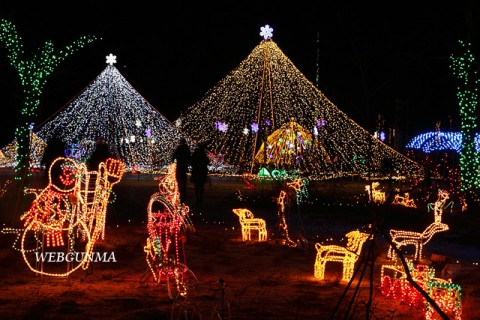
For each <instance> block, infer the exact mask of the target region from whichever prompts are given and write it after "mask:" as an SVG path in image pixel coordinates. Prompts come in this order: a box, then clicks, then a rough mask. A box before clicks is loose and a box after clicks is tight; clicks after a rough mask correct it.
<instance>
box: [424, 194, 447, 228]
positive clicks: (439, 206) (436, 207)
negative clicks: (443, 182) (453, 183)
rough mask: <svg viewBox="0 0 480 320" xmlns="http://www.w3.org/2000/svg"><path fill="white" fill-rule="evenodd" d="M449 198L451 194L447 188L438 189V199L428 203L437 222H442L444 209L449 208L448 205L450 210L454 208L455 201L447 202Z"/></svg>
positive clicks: (428, 207)
mask: <svg viewBox="0 0 480 320" xmlns="http://www.w3.org/2000/svg"><path fill="white" fill-rule="evenodd" d="M449 198H450V194H449V193H448V191H447V190H442V189H438V196H437V201H435V202H434V203H428V204H427V209H428V211H430V210H432V211H433V214H434V217H435V222H438V223H440V222H442V214H443V210H445V209H447V208H448V207H450V211H451V210H453V201H450V202H449V203H447V200H448V199H449Z"/></svg>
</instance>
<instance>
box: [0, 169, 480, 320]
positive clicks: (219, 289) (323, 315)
mask: <svg viewBox="0 0 480 320" xmlns="http://www.w3.org/2000/svg"><path fill="white" fill-rule="evenodd" d="M10 178H11V176H10V175H9V174H8V172H7V173H5V172H4V173H3V175H2V176H1V178H0V182H1V185H0V187H4V186H5V188H3V189H2V192H3V193H2V198H1V199H0V210H1V211H0V212H1V214H0V217H1V220H0V221H1V223H2V227H3V228H9V227H12V228H21V227H22V225H21V223H20V221H19V217H20V214H21V213H23V211H24V210H26V209H27V208H28V207H29V205H30V204H31V201H32V200H33V198H32V196H31V195H30V196H25V195H23V194H22V193H21V192H19V190H18V182H12V183H11V184H10V185H9V186H6V181H8V179H10ZM154 178H155V176H154V175H132V174H128V175H126V176H125V177H124V178H123V179H122V181H121V182H120V183H119V184H118V185H115V186H114V188H113V195H112V198H114V201H113V203H111V204H109V208H108V212H107V222H106V225H107V227H106V230H105V239H104V240H103V241H99V242H97V244H96V247H95V251H104V252H114V253H115V260H116V262H108V263H102V262H96V263H91V265H90V268H89V269H87V270H86V271H85V270H82V269H79V270H77V271H75V272H74V273H72V274H71V275H70V276H68V277H66V278H64V277H61V278H58V277H49V276H39V275H36V274H35V273H34V272H32V271H31V270H29V269H28V267H27V265H26V263H25V262H24V260H23V258H22V254H21V253H20V252H19V251H17V250H15V249H13V248H12V245H13V243H14V241H15V235H14V234H4V233H3V234H0V237H1V240H2V241H0V244H1V245H0V271H1V274H2V277H1V278H0V283H1V290H0V318H1V319H129V320H131V319H285V320H287V319H288V320H293V319H298V320H300V319H302V320H308V319H365V318H366V307H365V305H366V304H367V302H368V301H369V299H371V306H370V308H369V309H368V310H369V316H370V319H409V320H415V319H424V313H425V307H424V306H421V307H419V308H414V307H410V306H408V305H406V304H404V303H402V302H401V301H399V300H398V299H397V300H394V299H390V298H386V297H385V296H383V295H382V294H381V292H380V269H381V265H382V264H389V263H391V262H390V261H388V260H387V259H386V252H387V249H388V244H387V243H386V241H385V239H384V238H383V237H382V232H383V231H385V230H387V231H388V230H389V229H390V228H396V229H402V230H405V229H406V230H423V229H424V228H425V227H426V226H427V225H428V224H430V223H431V222H433V214H432V212H427V209H426V204H421V203H420V202H419V203H417V205H418V209H411V208H404V207H399V206H393V205H382V206H372V205H371V204H369V203H368V198H367V196H366V193H365V191H364V186H365V184H366V182H365V181H362V180H360V181H353V180H352V179H350V180H349V179H345V180H343V181H330V182H316V183H313V182H310V185H309V186H308V191H309V196H308V198H307V200H306V201H304V202H302V203H300V204H292V205H291V206H289V207H288V208H287V209H286V218H287V223H288V226H289V231H290V237H291V239H293V240H294V241H296V242H297V243H298V244H299V245H298V246H297V247H289V246H287V245H284V244H283V243H282V242H281V241H280V239H278V236H275V234H276V230H277V229H276V227H275V224H276V222H277V211H276V205H275V203H274V202H273V197H276V196H277V195H278V192H279V185H278V184H274V183H271V184H264V185H257V187H256V188H254V189H245V183H244V182H243V181H242V179H241V178H240V177H218V176H212V177H210V182H209V184H207V186H206V190H205V198H204V204H203V206H202V207H197V206H195V205H194V197H193V194H194V190H193V186H192V185H189V189H188V195H187V204H191V206H190V207H191V218H192V220H193V223H194V226H195V230H194V231H189V232H187V233H186V242H185V244H184V246H183V248H181V251H182V252H184V256H183V258H184V262H185V264H186V265H187V266H188V268H189V270H191V272H192V274H193V275H194V277H195V278H196V280H197V281H192V283H194V284H195V285H192V287H191V288H190V290H189V294H188V295H187V297H186V298H182V297H180V298H177V299H173V300H172V299H170V297H169V295H168V293H167V289H166V285H165V283H164V282H161V283H158V282H155V281H154V279H153V277H152V276H151V273H150V271H149V269H148V265H147V262H146V259H145V253H144V250H143V248H144V246H145V244H146V239H147V235H148V233H147V228H146V220H147V204H148V201H149V199H150V196H151V195H152V194H153V193H155V192H157V191H158V181H156V180H154ZM42 183H45V181H44V180H42V178H41V175H40V177H39V176H35V175H34V176H33V178H30V180H29V185H35V186H37V187H40V186H42ZM385 187H387V184H385ZM402 187H403V188H405V186H402V185H399V184H398V185H397V183H396V182H390V183H389V184H388V188H389V190H390V191H391V190H394V189H395V188H400V189H401V188H402ZM233 208H249V209H250V210H251V211H252V212H253V213H254V214H255V216H256V217H261V218H263V219H265V220H266V222H267V228H268V230H269V236H268V241H267V242H261V243H259V242H255V241H251V242H247V243H245V242H243V241H242V240H241V234H240V224H239V220H238V217H237V216H236V215H235V214H234V213H233V212H232V209H233ZM475 216H476V217H475ZM474 217H475V218H474ZM444 221H445V222H446V223H448V224H449V226H450V230H448V231H446V232H444V233H439V234H437V235H435V236H434V238H433V240H432V241H431V242H429V243H428V244H427V245H426V247H425V254H424V256H425V259H424V260H422V263H426V264H429V265H432V266H435V267H436V270H437V273H436V275H437V276H438V277H442V276H448V277H449V278H451V279H452V281H453V282H454V283H456V284H459V285H461V287H462V319H464V320H468V319H480V310H479V308H478V305H479V303H480V277H479V275H480V272H479V267H478V262H479V260H480V245H479V241H478V236H479V235H480V232H479V228H478V227H479V226H480V222H479V218H478V213H476V214H474V213H463V214H462V213H461V212H460V211H459V209H458V208H455V209H454V211H453V212H452V213H449V214H445V216H444ZM372 222H375V225H377V226H378V227H379V228H378V230H379V231H378V233H376V234H375V240H374V241H370V242H368V244H366V247H365V250H366V248H371V249H372V250H373V252H374V254H373V255H372V257H373V259H371V260H369V261H364V260H359V262H358V263H357V265H356V270H358V271H359V272H358V273H357V274H356V276H355V278H354V279H355V280H354V281H353V282H352V284H351V286H350V287H348V286H347V283H345V282H342V281H341V280H340V279H341V265H340V264H336V263H332V264H331V265H330V266H328V265H327V269H326V276H325V280H322V281H320V280H318V279H316V278H315V277H314V276H313V274H314V262H315V257H316V250H315V243H317V242H327V241H331V242H332V243H342V242H341V241H342V237H343V236H344V235H345V234H346V233H347V232H348V231H350V230H353V229H359V228H363V227H365V226H367V225H368V224H370V223H372ZM362 271H364V276H363V278H362V279H360V275H361V274H363V273H362ZM191 277H192V278H193V276H191ZM222 281H223V282H222Z"/></svg>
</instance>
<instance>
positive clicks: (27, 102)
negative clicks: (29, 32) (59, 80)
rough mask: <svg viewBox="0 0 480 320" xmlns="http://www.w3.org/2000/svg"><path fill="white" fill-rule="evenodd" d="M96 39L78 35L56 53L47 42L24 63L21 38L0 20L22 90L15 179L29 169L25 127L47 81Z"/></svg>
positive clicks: (1, 37) (32, 118)
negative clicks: (70, 57) (58, 68)
mask: <svg viewBox="0 0 480 320" xmlns="http://www.w3.org/2000/svg"><path fill="white" fill-rule="evenodd" d="M96 39H97V38H96V37H95V36H82V37H80V39H78V40H76V41H74V42H72V43H71V44H69V45H67V46H65V47H64V48H63V49H62V50H60V51H57V52H55V50H54V47H53V43H52V42H51V41H47V42H45V44H44V45H43V46H42V47H41V48H39V50H38V51H37V52H36V53H35V54H33V55H32V59H31V60H26V58H25V54H24V51H23V44H22V42H21V40H22V39H21V37H20V36H19V35H18V34H17V30H16V28H15V26H14V25H13V24H12V23H11V22H10V21H7V20H4V19H2V20H0V42H2V43H3V44H4V45H5V47H6V49H7V51H8V59H9V62H10V64H11V66H12V67H13V68H15V70H16V71H17V72H18V75H19V77H20V83H21V87H22V90H23V97H22V107H21V110H20V123H19V124H18V125H17V128H16V129H15V139H16V141H17V159H16V160H17V164H16V167H15V171H16V174H17V177H16V178H17V179H20V178H21V176H22V175H23V174H25V173H27V172H28V169H29V166H30V163H29V159H28V155H29V146H30V139H29V133H30V130H29V126H30V123H32V122H34V121H35V120H36V119H35V118H36V116H37V109H38V107H39V105H40V99H41V96H42V92H43V89H44V87H45V85H46V83H47V79H48V78H49V76H50V75H51V74H52V72H53V71H54V69H55V68H56V67H57V66H58V65H59V64H60V63H61V62H62V61H63V60H65V59H66V58H67V57H68V56H70V55H72V54H73V53H74V52H76V51H78V50H79V49H80V48H82V47H84V46H85V45H86V44H89V43H91V42H93V41H95V40H96Z"/></svg>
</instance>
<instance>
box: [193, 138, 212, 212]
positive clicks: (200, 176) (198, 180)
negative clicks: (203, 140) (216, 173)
mask: <svg viewBox="0 0 480 320" xmlns="http://www.w3.org/2000/svg"><path fill="white" fill-rule="evenodd" d="M191 164H192V176H191V177H190V181H191V182H192V183H193V184H194V186H195V200H196V205H197V206H201V205H202V202H203V194H204V191H205V183H206V182H207V177H208V165H209V164H210V159H209V158H208V156H207V153H206V151H205V146H204V145H203V144H199V145H198V146H197V148H196V149H195V151H194V152H193V154H192V161H191Z"/></svg>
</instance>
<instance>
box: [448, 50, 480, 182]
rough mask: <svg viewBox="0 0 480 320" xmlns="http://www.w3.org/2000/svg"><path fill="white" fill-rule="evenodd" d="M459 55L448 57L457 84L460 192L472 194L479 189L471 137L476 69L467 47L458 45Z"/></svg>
mask: <svg viewBox="0 0 480 320" xmlns="http://www.w3.org/2000/svg"><path fill="white" fill-rule="evenodd" d="M459 44H460V47H461V49H462V53H461V54H460V55H458V56H455V55H452V56H451V62H452V64H451V66H450V67H451V69H452V70H453V74H454V75H455V76H456V77H457V79H458V81H459V86H458V88H457V99H458V103H459V106H460V124H461V132H462V147H461V154H460V175H461V179H462V184H461V186H460V189H461V190H462V191H473V190H475V189H478V188H479V187H480V176H479V171H478V167H479V164H480V160H479V158H478V155H477V153H476V144H475V134H476V129H477V116H476V114H477V104H478V82H479V78H478V75H477V68H478V66H477V65H476V64H475V62H476V61H475V56H474V55H473V54H472V53H471V50H470V46H471V45H470V43H465V42H463V41H459Z"/></svg>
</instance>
